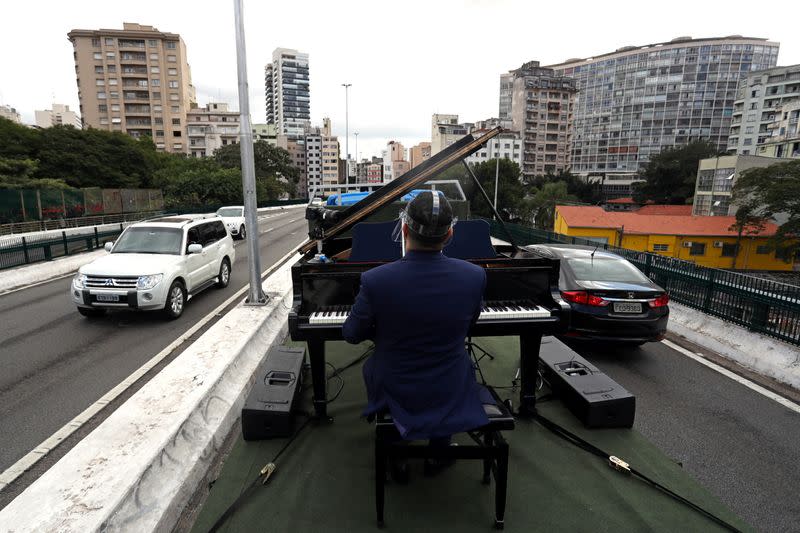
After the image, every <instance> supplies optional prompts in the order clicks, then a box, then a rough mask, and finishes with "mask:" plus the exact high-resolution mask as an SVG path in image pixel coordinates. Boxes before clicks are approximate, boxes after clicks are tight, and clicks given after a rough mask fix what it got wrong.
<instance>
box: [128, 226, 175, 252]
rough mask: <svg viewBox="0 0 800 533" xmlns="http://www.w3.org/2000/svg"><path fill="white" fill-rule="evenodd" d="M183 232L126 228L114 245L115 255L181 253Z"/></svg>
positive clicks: (171, 229)
mask: <svg viewBox="0 0 800 533" xmlns="http://www.w3.org/2000/svg"><path fill="white" fill-rule="evenodd" d="M182 240H183V231H182V230H180V229H177V228H157V227H156V228H153V227H150V228H147V227H144V228H128V229H127V230H126V231H125V232H124V233H123V234H122V235H121V236H120V238H119V239H118V240H117V243H116V244H115V245H114V250H113V253H115V254H175V255H179V254H180V253H181V241H182Z"/></svg>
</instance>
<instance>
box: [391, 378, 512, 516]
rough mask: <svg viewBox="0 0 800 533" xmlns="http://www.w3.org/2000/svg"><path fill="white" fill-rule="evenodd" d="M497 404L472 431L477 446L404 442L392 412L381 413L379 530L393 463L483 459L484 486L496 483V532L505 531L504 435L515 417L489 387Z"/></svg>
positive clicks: (505, 454) (506, 452)
mask: <svg viewBox="0 0 800 533" xmlns="http://www.w3.org/2000/svg"><path fill="white" fill-rule="evenodd" d="M486 388H487V389H488V391H489V392H490V394H491V395H492V398H493V399H494V403H492V404H484V406H483V408H484V411H485V412H486V415H487V416H488V417H489V423H488V424H486V425H485V426H482V427H479V428H476V429H474V430H472V431H468V432H467V433H469V434H470V436H471V437H472V439H473V440H474V441H475V444H470V445H466V446H462V445H459V446H442V447H431V446H428V445H427V443H425V444H414V443H412V442H409V441H404V440H403V439H402V438H401V437H400V432H399V431H398V430H397V427H396V426H395V425H394V421H393V420H392V417H391V415H390V414H389V413H388V412H382V413H378V414H377V416H376V420H375V511H376V513H377V519H378V527H383V526H384V520H383V511H384V487H385V484H386V476H387V467H388V464H389V461H391V460H396V459H400V458H425V459H427V458H431V459H480V460H481V461H483V478H482V482H483V484H484V485H488V484H489V483H490V482H491V476H492V475H493V476H494V480H495V517H494V527H495V529H503V526H504V522H503V520H504V517H505V508H506V490H507V484H508V443H507V442H506V440H505V439H504V438H503V435H502V434H501V431H510V430H513V429H514V417H513V415H512V414H511V413H510V411H509V409H508V407H507V406H506V404H504V403H503V402H502V401H501V400H500V398H499V397H498V396H497V393H496V392H495V390H494V389H492V388H491V387H486Z"/></svg>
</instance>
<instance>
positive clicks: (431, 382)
mask: <svg viewBox="0 0 800 533" xmlns="http://www.w3.org/2000/svg"><path fill="white" fill-rule="evenodd" d="M485 286H486V273H485V272H484V271H483V269H482V268H480V267H478V266H476V265H473V264H471V263H468V262H466V261H462V260H460V259H451V258H449V257H446V256H444V255H442V254H441V253H439V252H416V251H414V252H409V253H407V254H406V256H405V257H404V258H403V259H400V260H399V261H395V262H393V263H389V264H386V265H382V266H380V267H377V268H374V269H372V270H369V271H367V272H365V273H364V274H363V275H362V276H361V289H360V290H359V293H358V296H357V298H356V301H355V304H354V305H353V308H352V309H351V311H350V316H349V317H348V319H347V321H346V322H345V323H344V325H343V333H344V338H345V339H346V340H347V342H351V343H358V342H362V341H364V340H366V339H371V340H374V341H375V353H374V354H373V355H372V357H370V358H369V359H368V360H367V361H366V363H365V364H364V381H365V382H366V385H367V395H368V400H369V403H368V405H367V408H366V410H365V412H364V414H366V415H370V414H372V413H375V412H377V411H380V410H383V409H388V410H389V411H390V412H391V414H392V418H393V419H394V422H395V425H397V427H398V429H399V430H400V434H401V435H402V436H403V438H405V439H408V440H414V439H430V438H437V437H445V436H448V435H452V434H453V433H458V432H461V431H466V430H470V429H474V428H476V427H479V426H482V425H484V424H486V423H488V419H487V417H486V414H485V413H484V411H483V406H482V402H481V399H480V398H479V395H480V389H479V386H478V384H477V382H476V381H475V372H474V370H473V368H472V362H471V361H470V359H469V356H468V355H467V352H466V349H465V347H464V340H465V338H466V336H467V332H468V330H469V328H470V326H471V325H472V323H473V322H474V321H475V320H477V318H478V315H479V314H480V308H481V301H482V298H483V291H484V288H485Z"/></svg>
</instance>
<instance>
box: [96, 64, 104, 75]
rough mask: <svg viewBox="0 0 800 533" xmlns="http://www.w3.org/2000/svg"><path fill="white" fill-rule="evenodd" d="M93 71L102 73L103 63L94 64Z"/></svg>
mask: <svg viewBox="0 0 800 533" xmlns="http://www.w3.org/2000/svg"><path fill="white" fill-rule="evenodd" d="M94 73H95V74H102V73H103V65H95V67H94Z"/></svg>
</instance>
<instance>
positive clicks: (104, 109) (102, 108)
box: [97, 104, 108, 113]
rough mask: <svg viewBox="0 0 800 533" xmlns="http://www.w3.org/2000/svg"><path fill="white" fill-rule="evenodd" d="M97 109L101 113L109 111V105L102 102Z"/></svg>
mask: <svg viewBox="0 0 800 533" xmlns="http://www.w3.org/2000/svg"><path fill="white" fill-rule="evenodd" d="M97 110H98V111H99V112H100V113H108V106H107V105H106V104H100V105H99V106H97Z"/></svg>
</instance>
